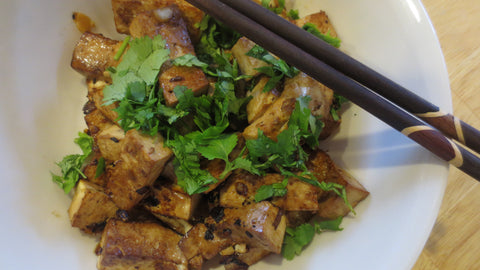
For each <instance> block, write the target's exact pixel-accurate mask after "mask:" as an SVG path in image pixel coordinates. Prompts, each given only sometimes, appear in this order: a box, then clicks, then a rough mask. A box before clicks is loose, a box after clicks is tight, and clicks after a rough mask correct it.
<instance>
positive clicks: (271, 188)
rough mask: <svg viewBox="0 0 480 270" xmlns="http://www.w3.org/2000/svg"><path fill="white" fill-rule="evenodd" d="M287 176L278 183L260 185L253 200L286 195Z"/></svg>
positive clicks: (257, 200)
mask: <svg viewBox="0 0 480 270" xmlns="http://www.w3.org/2000/svg"><path fill="white" fill-rule="evenodd" d="M287 185H288V178H285V179H283V181H282V182H280V183H273V184H271V185H263V186H261V187H260V188H259V189H258V190H257V192H256V193H255V201H256V202H260V201H263V200H266V199H269V198H272V197H283V196H285V195H287Z"/></svg>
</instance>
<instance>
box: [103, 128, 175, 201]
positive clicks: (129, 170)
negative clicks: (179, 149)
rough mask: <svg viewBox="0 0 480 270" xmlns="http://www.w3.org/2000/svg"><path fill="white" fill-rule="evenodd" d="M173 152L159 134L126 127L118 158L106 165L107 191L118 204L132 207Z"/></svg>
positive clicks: (143, 194)
mask: <svg viewBox="0 0 480 270" xmlns="http://www.w3.org/2000/svg"><path fill="white" fill-rule="evenodd" d="M172 155H173V153H172V151H171V150H170V149H169V148H167V147H165V146H164V142H163V137H162V136H161V135H160V134H158V135H155V136H149V135H145V134H142V133H140V132H139V131H137V130H134V129H132V130H129V131H127V133H126V134H125V139H123V146H122V150H121V153H120V159H119V160H117V161H115V163H114V166H113V167H109V168H108V169H107V175H108V181H107V186H106V192H107V194H108V195H109V196H110V197H111V198H112V200H113V201H114V202H115V204H117V206H118V207H119V208H121V209H123V210H129V209H131V208H132V207H133V206H135V205H136V204H137V203H138V202H139V201H140V200H141V199H142V198H143V197H144V196H145V195H146V193H147V192H148V188H149V186H151V185H152V184H153V182H154V181H155V180H156V179H157V177H158V176H159V175H160V173H161V171H162V170H163V167H164V165H165V163H166V162H167V161H168V160H169V159H170V157H171V156H172Z"/></svg>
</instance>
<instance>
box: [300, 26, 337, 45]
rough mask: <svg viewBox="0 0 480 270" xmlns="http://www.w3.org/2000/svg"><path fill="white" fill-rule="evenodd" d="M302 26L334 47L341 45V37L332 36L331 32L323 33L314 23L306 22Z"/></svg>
mask: <svg viewBox="0 0 480 270" xmlns="http://www.w3.org/2000/svg"><path fill="white" fill-rule="evenodd" d="M302 28H303V29H304V30H305V31H307V32H309V33H311V34H312V35H314V36H316V37H318V38H319V39H321V40H323V41H325V42H327V43H328V44H330V45H332V46H333V47H335V48H339V47H340V43H341V40H340V39H339V38H336V37H332V36H331V35H330V33H326V34H322V32H320V31H319V30H318V28H317V27H316V26H315V25H314V24H313V23H306V24H305V25H304V26H303V27H302Z"/></svg>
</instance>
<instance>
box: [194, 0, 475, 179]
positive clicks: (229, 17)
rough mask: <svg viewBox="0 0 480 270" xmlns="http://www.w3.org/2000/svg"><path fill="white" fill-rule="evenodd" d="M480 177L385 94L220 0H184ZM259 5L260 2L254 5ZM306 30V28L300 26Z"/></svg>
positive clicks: (462, 152) (470, 160) (465, 155)
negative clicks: (377, 91) (378, 92)
mask: <svg viewBox="0 0 480 270" xmlns="http://www.w3.org/2000/svg"><path fill="white" fill-rule="evenodd" d="M187 1H188V2H190V3H191V4H193V5H195V6H197V7H198V8H200V9H202V10H203V11H205V12H207V13H208V14H210V15H211V16H213V17H214V18H216V19H217V20H219V21H221V22H223V23H225V24H226V25H228V26H230V27H231V28H232V29H235V30H236V31H238V32H239V33H241V34H242V35H245V36H246V37H248V38H249V39H251V40H252V41H254V42H255V43H257V44H258V45H260V46H262V47H263V48H265V49H267V50H269V51H270V52H272V53H273V54H275V55H277V56H279V57H280V58H282V59H284V60H285V61H287V62H288V63H290V64H291V65H294V66H295V67H297V68H298V69H300V70H302V71H303V72H305V73H307V74H308V75H310V76H311V77H313V78H314V79H316V80H318V81H319V82H321V83H323V84H325V85H326V86H327V87H329V88H331V89H333V90H334V91H335V92H336V93H338V94H340V95H342V96H344V97H346V98H347V99H349V100H350V101H352V102H353V103H355V104H357V105H358V106H360V107H362V108H363V109H364V110H366V111H368V112H369V113H371V114H373V115H374V116H376V117H377V118H379V119H380V120H382V121H383V122H385V123H387V124H389V125H390V126H392V127H393V128H395V129H396V130H398V131H400V132H402V133H403V134H405V135H406V136H408V137H409V138H411V139H412V140H414V141H416V142H417V143H418V144H420V145H422V146H423V147H425V148H426V149H428V150H429V151H430V152H432V153H433V154H435V155H437V156H438V157H440V158H442V159H443V160H445V161H448V162H450V164H452V165H454V166H456V167H458V168H459V169H460V170H462V171H464V172H465V173H467V174H469V175H470V176H472V177H473V178H475V179H477V180H479V181H480V158H478V157H477V156H476V155H474V154H472V153H470V152H469V151H467V150H466V149H465V148H464V147H462V146H460V145H458V144H457V143H455V142H453V141H452V140H450V139H448V138H446V137H445V136H443V134H442V133H441V132H439V131H438V130H436V129H433V128H432V127H430V126H428V125H427V124H426V123H425V122H423V121H421V120H420V119H418V118H417V117H415V116H413V115H411V114H410V113H408V112H407V111H405V110H404V109H402V108H400V107H399V106H397V105H395V104H393V103H392V102H390V101H389V100H387V99H385V98H384V97H382V96H380V95H378V94H377V93H374V92H372V91H371V90H369V89H368V88H366V87H365V86H363V85H361V84H360V83H358V82H357V81H355V80H353V79H351V78H349V77H348V76H346V75H345V74H343V73H342V72H339V71H337V70H335V69H334V68H332V67H331V66H329V65H327V64H325V63H324V62H322V61H321V60H319V59H318V58H316V57H314V56H312V55H311V54H309V53H307V52H305V51H304V50H302V49H300V48H299V47H298V46H296V45H294V44H292V43H291V42H290V41H288V40H285V39H284V38H282V37H281V36H279V35H277V34H276V33H274V32H272V31H270V30H269V29H267V28H265V27H264V26H262V25H260V24H258V23H257V22H256V21H254V20H252V19H250V18H249V17H247V16H245V15H243V14H242V13H240V12H238V11H236V10H235V9H233V8H231V7H230V6H228V5H226V4H224V3H222V2H221V1H219V0H187ZM236 1H242V0H236ZM255 8H258V9H261V8H262V7H261V6H258V5H257V6H255ZM299 30H300V31H303V32H304V33H305V34H307V32H306V31H304V30H301V29H299Z"/></svg>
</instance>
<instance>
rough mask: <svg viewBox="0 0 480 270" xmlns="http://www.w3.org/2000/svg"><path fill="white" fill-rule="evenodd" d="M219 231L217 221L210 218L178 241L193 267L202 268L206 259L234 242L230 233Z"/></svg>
mask: <svg viewBox="0 0 480 270" xmlns="http://www.w3.org/2000/svg"><path fill="white" fill-rule="evenodd" d="M226 232H227V233H226V234H225V235H224V234H223V232H220V233H217V231H216V230H215V221H214V220H213V219H212V218H208V219H207V220H206V222H205V223H197V224H196V225H195V226H194V227H193V228H192V229H191V230H190V231H188V232H187V234H185V235H184V236H183V238H182V239H181V240H180V242H179V243H178V246H179V247H180V249H181V250H182V252H183V254H184V255H185V257H186V258H187V260H188V262H189V266H190V268H191V269H202V265H203V263H204V262H205V261H207V260H209V259H211V258H213V257H215V256H216V255H217V254H218V253H219V252H220V251H222V250H223V249H225V248H227V247H229V246H231V245H232V244H233V241H232V239H231V238H230V237H229V236H230V235H229V234H228V231H226Z"/></svg>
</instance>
